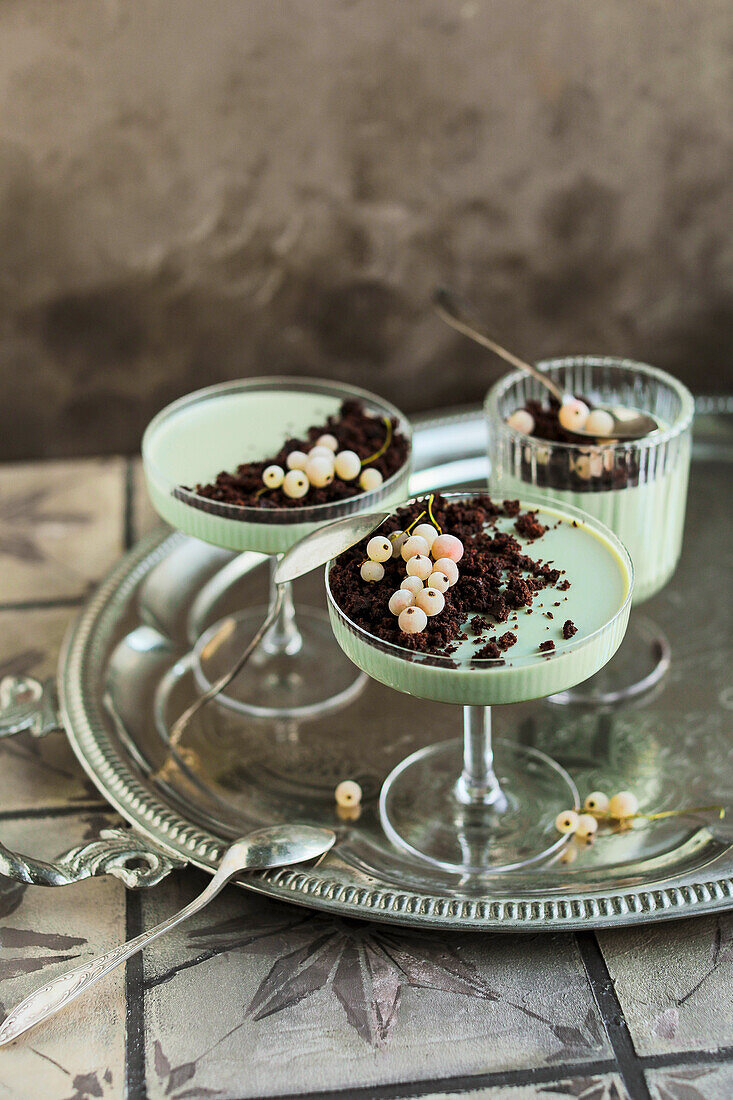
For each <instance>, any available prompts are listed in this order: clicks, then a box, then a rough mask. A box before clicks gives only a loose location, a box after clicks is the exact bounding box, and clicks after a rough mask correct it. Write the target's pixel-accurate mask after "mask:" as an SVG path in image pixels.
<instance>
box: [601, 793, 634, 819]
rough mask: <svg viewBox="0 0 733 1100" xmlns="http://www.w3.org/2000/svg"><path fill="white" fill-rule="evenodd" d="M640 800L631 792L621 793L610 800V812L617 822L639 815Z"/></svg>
mask: <svg viewBox="0 0 733 1100" xmlns="http://www.w3.org/2000/svg"><path fill="white" fill-rule="evenodd" d="M638 810H639V800H638V798H637V797H636V795H635V794H632V792H631V791H619V792H618V794H615V795H614V796H613V798H611V799H610V800H609V803H608V812H609V814H610V815H611V817H613V818H615V819H616V820H617V821H623V820H624V818H626V817H632V815H633V814H635V813H638Z"/></svg>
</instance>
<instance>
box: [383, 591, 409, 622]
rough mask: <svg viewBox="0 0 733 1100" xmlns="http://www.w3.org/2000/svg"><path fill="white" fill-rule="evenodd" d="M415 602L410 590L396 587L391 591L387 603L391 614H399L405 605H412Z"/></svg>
mask: <svg viewBox="0 0 733 1100" xmlns="http://www.w3.org/2000/svg"><path fill="white" fill-rule="evenodd" d="M414 602H415V596H414V595H413V593H412V592H410V591H408V589H406V588H398V589H397V591H396V592H393V593H392V595H391V596H390V597H389V604H388V605H387V606H388V607H389V609H390V611H391V612H392V614H393V615H399V614H401V612H403V611H404V610H405V608H407V607H412V605H413V604H414Z"/></svg>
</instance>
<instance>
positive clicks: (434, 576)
mask: <svg viewBox="0 0 733 1100" xmlns="http://www.w3.org/2000/svg"><path fill="white" fill-rule="evenodd" d="M456 572H457V570H456ZM427 585H428V588H436V589H437V590H438V592H447V591H448V589H449V588H450V581H449V580H448V578H447V577H446V575H445V573H440V572H438V570H437V569H436V568H435V565H434V564H433V572H432V573H431V574H430V576H429V577H428V580H427Z"/></svg>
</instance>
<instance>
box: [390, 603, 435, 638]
mask: <svg viewBox="0 0 733 1100" xmlns="http://www.w3.org/2000/svg"><path fill="white" fill-rule="evenodd" d="M397 625H398V626H399V628H400V630H401V631H402V632H403V634H420V632H421V631H423V630H424V629H425V627H426V626H427V625H428V617H427V615H426V614H425V612H424V611H423V609H422V608H421V607H406V608H405V610H404V611H400V614H399V617H398V619H397Z"/></svg>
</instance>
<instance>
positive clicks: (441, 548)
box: [430, 535, 463, 562]
mask: <svg viewBox="0 0 733 1100" xmlns="http://www.w3.org/2000/svg"><path fill="white" fill-rule="evenodd" d="M430 551H431V553H432V555H433V557H434V558H435V560H436V561H439V560H440V558H450V560H451V561H454V562H459V561H460V560H461V558H462V557H463V543H462V542H461V540H460V539H457V538H456V536H455V535H438V537H437V539H436V540H435V542H434V543H433V545H432V546H431V548H430Z"/></svg>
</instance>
